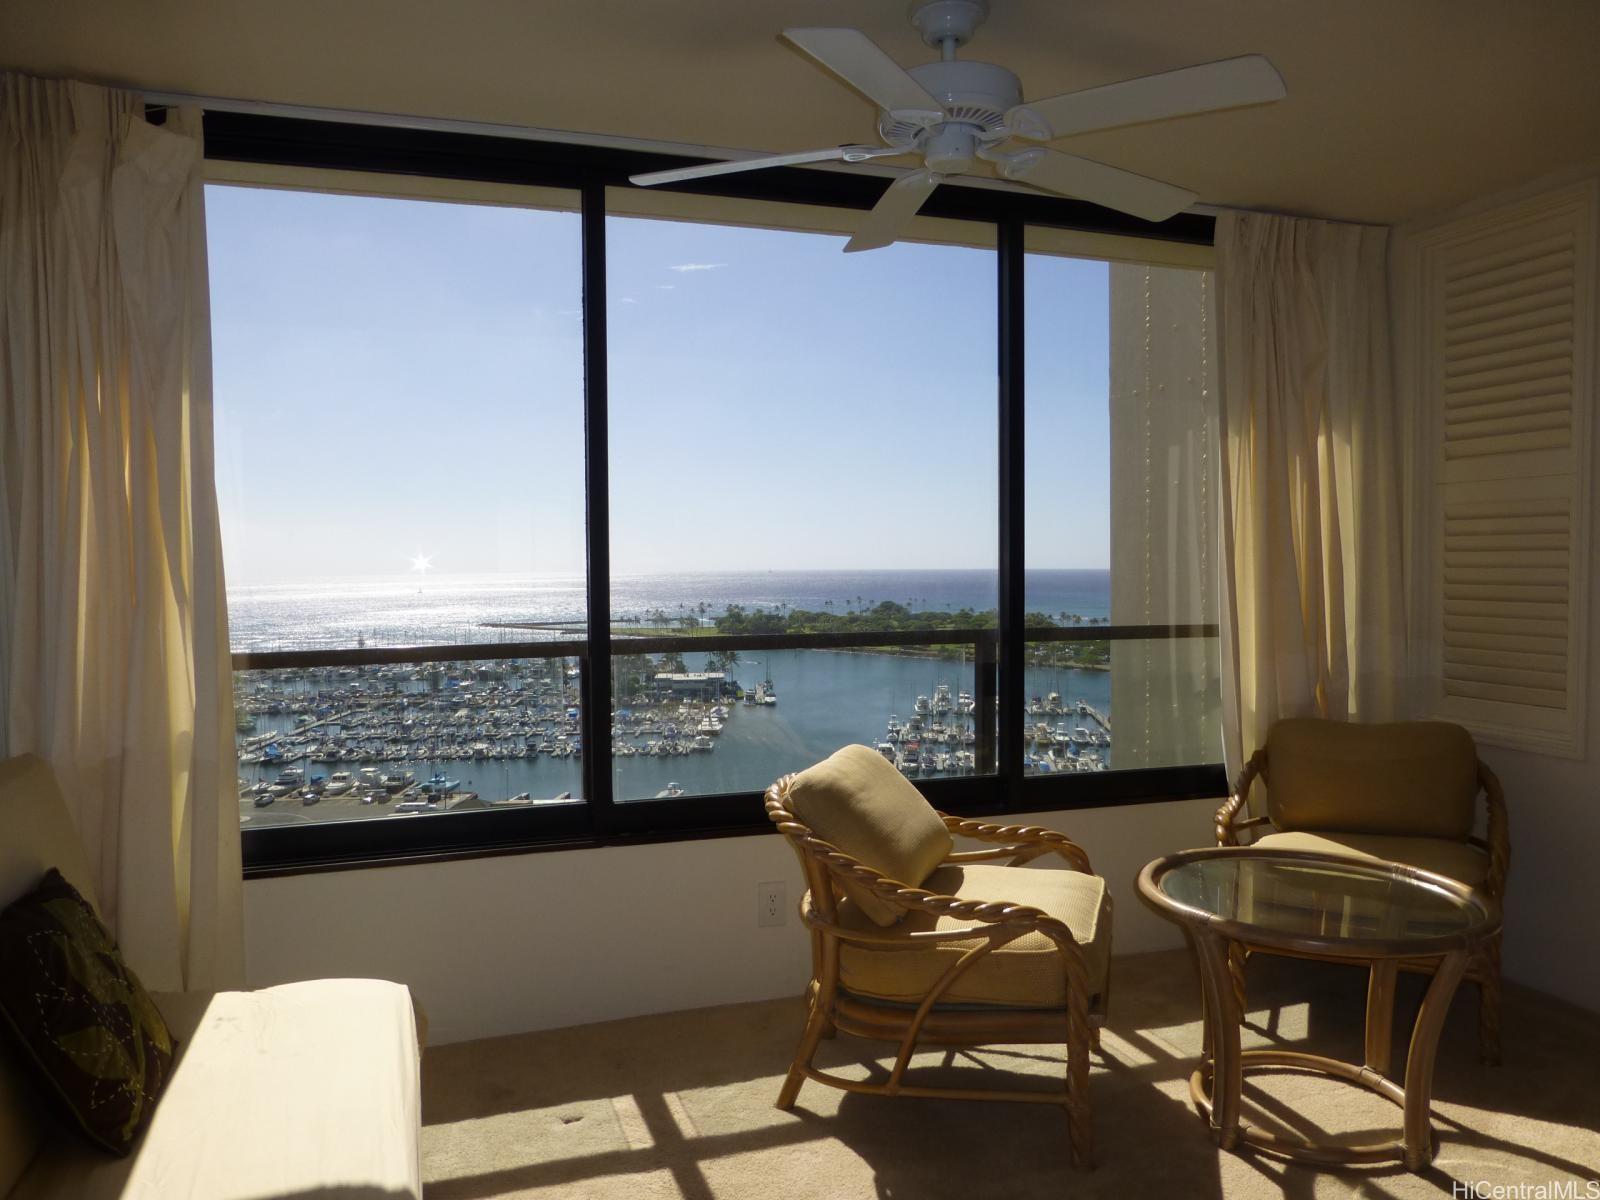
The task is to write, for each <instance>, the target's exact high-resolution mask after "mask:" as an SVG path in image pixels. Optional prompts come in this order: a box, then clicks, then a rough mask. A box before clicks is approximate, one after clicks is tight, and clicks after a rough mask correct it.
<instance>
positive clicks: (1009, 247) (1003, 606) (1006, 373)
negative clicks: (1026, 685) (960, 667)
mask: <svg viewBox="0 0 1600 1200" xmlns="http://www.w3.org/2000/svg"><path fill="white" fill-rule="evenodd" d="M998 233H999V240H998V253H997V254H996V255H995V262H996V275H997V281H998V284H999V289H1000V296H999V304H998V312H999V321H1000V329H999V338H998V341H999V355H1000V388H999V392H1000V395H999V402H1000V421H999V425H1000V462H999V470H998V477H999V487H1000V496H999V502H1000V611H999V614H998V615H999V626H1000V653H999V667H998V670H999V693H1000V695H999V709H1000V714H999V716H1000V737H999V761H998V762H997V763H996V764H995V767H996V772H997V773H998V775H999V776H1000V779H1001V781H1002V789H1001V794H1002V795H1003V796H1006V797H1008V798H1015V797H1016V796H1017V787H1018V785H1019V784H1020V782H1021V779H1022V745H1023V737H1022V735H1023V728H1022V727H1023V696H1022V691H1023V688H1022V680H1023V664H1024V654H1023V646H1024V641H1023V639H1024V637H1025V634H1024V632H1023V622H1024V620H1025V617H1026V607H1025V606H1026V597H1025V594H1024V592H1025V580H1024V576H1023V571H1024V568H1025V565H1026V564H1025V562H1024V543H1023V522H1022V518H1023V511H1024V505H1025V503H1026V494H1025V492H1024V478H1023V469H1022V468H1023V450H1024V446H1023V412H1024V408H1023V403H1024V389H1023V349H1024V346H1023V329H1024V305H1025V300H1026V298H1025V295H1024V288H1023V280H1024V273H1025V267H1026V264H1025V257H1024V249H1023V225H1022V222H1021V221H1020V220H1018V219H1017V218H1014V217H1008V218H1005V219H1002V220H1001V221H1000V222H999V229H998Z"/></svg>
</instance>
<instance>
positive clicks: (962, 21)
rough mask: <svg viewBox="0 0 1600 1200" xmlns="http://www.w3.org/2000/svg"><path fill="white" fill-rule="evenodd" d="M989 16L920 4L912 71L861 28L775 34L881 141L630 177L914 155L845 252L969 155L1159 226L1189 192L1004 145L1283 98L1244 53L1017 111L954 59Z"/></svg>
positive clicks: (963, 167)
mask: <svg viewBox="0 0 1600 1200" xmlns="http://www.w3.org/2000/svg"><path fill="white" fill-rule="evenodd" d="M988 15H989V0H922V2H921V3H918V4H915V5H913V7H912V10H911V23H912V25H913V26H915V27H916V29H917V31H918V32H919V33H920V34H921V35H922V40H923V41H924V42H926V43H927V44H928V45H930V46H932V47H934V48H935V49H937V50H938V51H939V60H938V61H937V62H930V63H924V64H922V65H921V66H916V67H912V68H910V69H909V70H907V69H905V68H902V67H901V66H900V65H899V64H898V63H896V62H895V61H894V60H893V59H892V58H890V57H889V56H888V55H887V54H885V53H884V52H883V51H882V50H881V49H879V48H878V46H877V45H876V44H875V43H874V42H873V41H872V40H871V39H870V38H868V37H867V35H866V34H864V33H862V32H861V31H860V30H858V29H786V30H784V31H783V36H784V37H785V38H787V39H788V40H789V41H790V42H792V43H794V45H795V46H797V47H798V48H799V49H801V50H803V51H804V52H805V53H806V54H809V55H810V56H811V57H812V58H814V59H816V60H817V62H819V63H821V64H822V65H823V66H824V67H826V68H827V69H828V70H830V71H832V72H833V73H834V74H835V75H837V76H839V78H841V79H842V80H844V81H845V82H846V83H848V84H849V85H850V86H851V87H853V88H855V89H856V91H858V92H860V93H861V94H862V95H864V96H865V97H866V98H867V99H868V100H871V101H872V102H873V103H874V104H876V105H877V106H878V109H879V113H878V136H879V137H880V138H881V139H882V140H883V143H884V144H883V145H882V146H857V145H850V146H833V147H829V148H828V149H826V150H806V151H801V152H799V153H797V154H773V155H768V156H767V157H764V158H744V159H736V160H734V161H732V162H715V163H705V164H703V165H701V166H697V167H679V168H677V169H675V170H670V171H652V172H649V173H647V174H643V175H635V176H633V177H632V179H633V182H634V183H636V184H640V185H642V186H645V187H649V186H651V185H653V184H659V183H679V182H682V181H684V180H689V179H703V178H706V177H707V176H711V175H729V174H732V173H734V172H736V171H755V170H760V169H761V168H763V167H781V166H791V165H794V164H797V163H814V162H828V161H841V160H842V161H844V162H847V163H858V162H867V161H869V160H871V159H874V158H893V157H896V156H897V155H907V154H916V155H919V156H920V157H921V158H922V164H923V165H922V168H921V169H920V170H917V171H913V172H912V173H911V174H909V175H905V176H903V177H901V178H900V179H897V180H895V182H894V183H892V184H890V185H889V188H888V190H887V191H886V192H884V194H883V198H882V199H881V200H879V201H878V203H877V205H876V206H875V207H874V208H873V210H872V211H871V212H870V213H869V214H867V217H866V219H865V220H864V221H863V222H862V224H861V227H860V228H859V229H858V230H857V231H856V234H855V236H854V237H852V238H851V239H850V241H849V243H848V244H847V245H846V246H845V250H846V251H847V252H848V251H853V250H874V249H877V248H878V247H880V246H887V245H889V244H890V243H891V242H893V241H894V240H895V239H896V238H897V237H899V236H900V234H901V233H902V232H903V231H904V230H905V228H906V227H907V226H908V225H909V224H910V223H911V219H912V218H913V217H914V216H916V214H917V210H918V209H920V208H921V207H922V205H923V202H924V201H925V200H927V198H928V196H929V195H930V194H931V193H932V192H933V189H934V188H936V187H938V186H939V184H940V183H942V182H943V181H944V180H945V178H946V177H948V176H952V175H961V174H965V173H966V172H968V171H970V170H971V169H972V167H973V165H974V163H975V162H976V161H977V160H982V161H984V162H989V163H993V164H994V167H995V169H996V171H997V172H998V173H999V174H1000V175H1001V176H1002V177H1003V178H1005V179H1012V180H1016V181H1018V182H1020V183H1023V184H1026V185H1027V186H1029V187H1034V188H1038V189H1040V190H1041V191H1045V192H1053V193H1057V194H1059V195H1064V196H1075V197H1077V198H1079V199H1082V200H1089V201H1092V202H1094V203H1095V204H1099V205H1102V206H1103V207H1106V208H1113V209H1116V210H1117V211H1119V212H1125V213H1130V214H1132V215H1133V216H1136V217H1142V218H1143V219H1145V220H1147V221H1164V220H1166V219H1167V218H1168V217H1171V216H1174V215H1175V214H1177V213H1179V212H1182V211H1183V210H1184V209H1185V208H1187V207H1188V206H1189V205H1190V204H1192V203H1194V201H1195V200H1196V199H1198V197H1197V196H1196V195H1195V193H1194V192H1191V191H1188V190H1186V189H1184V188H1181V187H1178V186H1176V185H1174V184H1170V183H1163V182H1162V181H1160V180H1159V179H1149V178H1147V177H1145V176H1143V175H1136V174H1134V173H1133V172H1131V171H1124V170H1121V169H1119V168H1117V167H1110V166H1107V165H1106V164H1104V163H1098V162H1095V161H1093V160H1092V159H1087V158H1080V157H1078V156H1077V155H1075V154H1064V153H1062V152H1061V151H1059V150H1051V149H1049V148H1047V147H1044V146H1027V147H1016V148H1010V147H1007V146H1006V145H1005V143H1007V142H1009V141H1011V139H1013V138H1016V139H1021V140H1022V141H1026V142H1048V141H1053V140H1054V139H1056V138H1063V137H1068V136H1070V135H1072V134H1078V133H1089V132H1091V131H1094V130H1100V129H1114V128H1116V127H1117V126H1120V125H1133V124H1138V123H1142V122H1146V121H1164V120H1167V119H1168V118H1170V117H1183V116H1189V115H1191V114H1194V113H1204V112H1215V111H1217V110H1220V109H1226V108H1238V107H1241V106H1243V105H1247V104H1266V103H1269V102H1271V101H1274V100H1281V99H1282V98H1283V97H1284V95H1286V91H1285V89H1284V86H1283V79H1282V77H1281V76H1279V74H1278V72H1277V70H1276V69H1275V68H1274V67H1273V65H1272V64H1271V63H1270V62H1268V61H1267V60H1266V59H1265V58H1263V57H1262V56H1261V55H1259V54H1247V55H1244V56H1243V57H1241V58H1229V59H1224V60H1223V61H1221V62H1214V63H1205V64H1203V65H1200V66H1194V67H1184V68H1182V69H1181V70H1177V71H1166V72H1163V73H1162V74H1160V75H1146V76H1143V77H1142V78H1139V79H1128V80H1124V81H1123V82H1121V83H1111V84H1106V85H1104V86H1102V87H1093V88H1086V89H1084V90H1083V91H1078V92H1068V93H1066V94H1065V95H1061V96H1051V97H1050V98H1048V99H1045V100H1035V101H1033V102H1032V103H1028V104H1024V103H1023V101H1022V84H1021V82H1020V81H1019V80H1018V79H1017V77H1016V75H1015V74H1013V73H1012V72H1011V71H1009V70H1007V69H1006V68H1005V67H1002V66H997V65H995V64H994V63H984V62H977V61H974V60H971V59H958V58H957V57H956V50H957V49H958V48H960V47H961V46H963V45H965V44H966V43H967V42H968V41H970V40H971V39H972V35H973V34H974V33H975V32H976V31H977V28H978V26H979V25H981V24H982V23H983V21H984V18H986V17H987V16H988Z"/></svg>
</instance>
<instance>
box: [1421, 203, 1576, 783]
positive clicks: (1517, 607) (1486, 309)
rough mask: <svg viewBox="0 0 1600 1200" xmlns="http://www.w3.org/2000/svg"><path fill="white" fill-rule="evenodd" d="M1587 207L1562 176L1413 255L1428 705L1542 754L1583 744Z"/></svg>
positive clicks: (1493, 737)
mask: <svg viewBox="0 0 1600 1200" xmlns="http://www.w3.org/2000/svg"><path fill="white" fill-rule="evenodd" d="M1594 211H1595V192H1594V188H1593V187H1592V186H1586V187H1579V188H1571V189H1564V190H1563V191H1562V192H1560V193H1556V194H1554V195H1551V196H1546V197H1541V198H1540V199H1539V200H1537V201H1533V202H1524V203H1522V204H1519V205H1516V206H1510V207H1507V208H1505V209H1501V210H1498V211H1497V212H1494V213H1488V214H1480V215H1477V216H1475V217H1473V218H1471V219H1469V220H1466V221H1462V222H1458V223H1456V224H1454V225H1450V226H1445V227H1443V228H1442V229H1440V230H1437V231H1435V232H1434V233H1432V234H1430V235H1429V236H1428V237H1427V238H1425V239H1424V244H1423V248H1422V252H1421V272H1420V277H1421V288H1420V301H1421V306H1422V312H1421V316H1422V317H1423V320H1424V323H1425V329H1426V334H1425V337H1424V338H1423V342H1422V345H1423V347H1424V354H1425V359H1426V362H1425V364H1424V370H1423V372H1422V373H1421V375H1422V379H1423V380H1424V381H1425V383H1426V391H1427V395H1428V399H1429V402H1430V404H1429V407H1430V408H1431V411H1432V422H1431V433H1430V438H1431V444H1432V447H1433V452H1432V459H1433V461H1432V463H1431V464H1429V465H1430V466H1431V472H1430V473H1431V477H1432V479H1433V480H1434V483H1433V496H1432V497H1431V500H1432V503H1431V505H1430V510H1431V511H1430V514H1429V517H1428V520H1429V522H1430V524H1431V526H1432V529H1431V535H1432V536H1431V539H1430V540H1431V542H1432V551H1433V553H1432V560H1433V562H1434V564H1435V573H1434V579H1433V581H1432V583H1433V587H1432V589H1431V597H1432V612H1431V613H1430V614H1429V616H1430V618H1431V619H1430V620H1429V622H1428V625H1429V629H1428V630H1427V636H1428V639H1429V641H1430V646H1429V647H1428V650H1429V655H1428V657H1429V658H1430V659H1431V666H1432V670H1431V672H1430V675H1431V678H1432V681H1433V688H1434V693H1435V694H1434V707H1435V710H1436V712H1437V715H1438V716H1440V717H1443V718H1445V719H1449V720H1455V721H1459V722H1461V723H1462V724H1465V725H1467V726H1468V727H1469V728H1471V729H1472V730H1473V731H1474V732H1475V733H1476V734H1477V735H1478V736H1479V737H1480V738H1482V739H1484V740H1487V741H1491V742H1499V743H1502V744H1510V745H1517V746H1522V747H1525V748H1529V749H1537V750H1541V751H1544V752H1547V753H1559V754H1577V753H1580V752H1581V748H1582V731H1583V699H1584V698H1583V684H1584V675H1585V673H1586V670H1587V667H1586V664H1585V660H1584V657H1583V654H1584V641H1585V638H1584V631H1585V627H1586V625H1587V616H1586V608H1585V593H1586V588H1585V574H1586V563H1587V536H1588V528H1589V514H1588V511H1587V508H1588V497H1589V495H1590V492H1589V489H1588V486H1587V473H1588V460H1589V457H1590V455H1589V428H1590V419H1591V417H1590V409H1591V408H1592V405H1593V403H1594V393H1593V369H1592V355H1593V345H1592V339H1593V336H1594V326H1595V314H1594V256H1595V240H1594V228H1595V216H1594Z"/></svg>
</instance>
